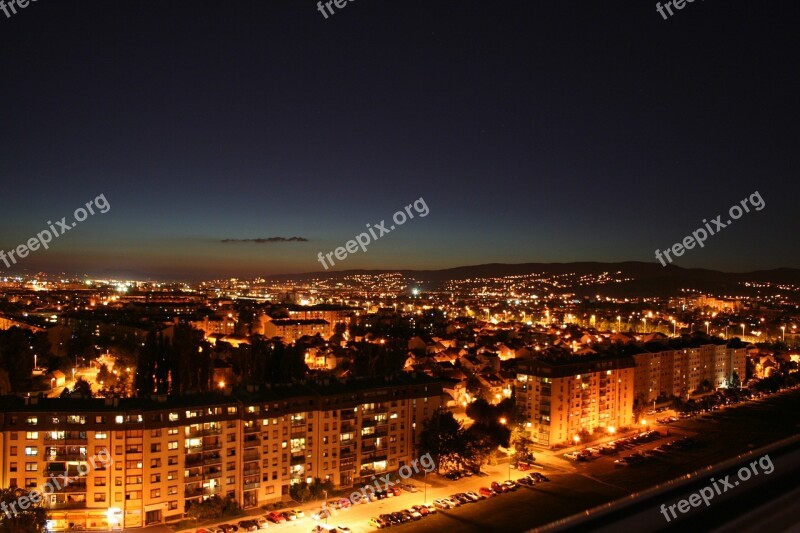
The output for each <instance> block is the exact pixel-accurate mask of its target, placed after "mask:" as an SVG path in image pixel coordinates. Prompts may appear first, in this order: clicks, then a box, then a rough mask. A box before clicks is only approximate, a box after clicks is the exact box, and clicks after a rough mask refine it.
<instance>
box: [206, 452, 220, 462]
mask: <svg viewBox="0 0 800 533" xmlns="http://www.w3.org/2000/svg"><path fill="white" fill-rule="evenodd" d="M203 464H204V465H215V464H222V457H220V455H219V454H218V453H215V454H213V455H208V456H206V457H203Z"/></svg>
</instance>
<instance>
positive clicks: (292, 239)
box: [220, 237, 308, 244]
mask: <svg viewBox="0 0 800 533" xmlns="http://www.w3.org/2000/svg"><path fill="white" fill-rule="evenodd" d="M220 242H224V243H231V242H253V243H256V244H269V243H273V242H308V239H306V238H305V237H263V238H259V239H222V240H221V241H220Z"/></svg>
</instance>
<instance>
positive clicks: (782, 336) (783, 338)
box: [781, 326, 786, 342]
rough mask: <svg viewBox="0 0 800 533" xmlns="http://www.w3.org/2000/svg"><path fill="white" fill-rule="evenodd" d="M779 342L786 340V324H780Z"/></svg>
mask: <svg viewBox="0 0 800 533" xmlns="http://www.w3.org/2000/svg"><path fill="white" fill-rule="evenodd" d="M781 342H786V326H781Z"/></svg>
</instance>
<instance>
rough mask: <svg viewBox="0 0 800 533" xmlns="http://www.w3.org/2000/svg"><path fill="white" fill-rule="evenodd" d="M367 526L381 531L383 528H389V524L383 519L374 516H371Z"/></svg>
mask: <svg viewBox="0 0 800 533" xmlns="http://www.w3.org/2000/svg"><path fill="white" fill-rule="evenodd" d="M369 525H371V526H372V527H376V528H378V529H383V528H385V527H389V525H390V524H387V523H386V520H384V519H383V518H378V517H376V516H373V517H372V518H370V519H369Z"/></svg>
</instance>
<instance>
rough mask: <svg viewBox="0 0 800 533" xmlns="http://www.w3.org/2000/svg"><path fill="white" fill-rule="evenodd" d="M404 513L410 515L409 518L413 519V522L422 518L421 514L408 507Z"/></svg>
mask: <svg viewBox="0 0 800 533" xmlns="http://www.w3.org/2000/svg"><path fill="white" fill-rule="evenodd" d="M406 512H407V513H408V514H410V515H411V518H413V519H414V520H419V519H420V518H422V513H420V512H419V511H417V510H416V509H414V508H413V507H409V508H408V509H406Z"/></svg>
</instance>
